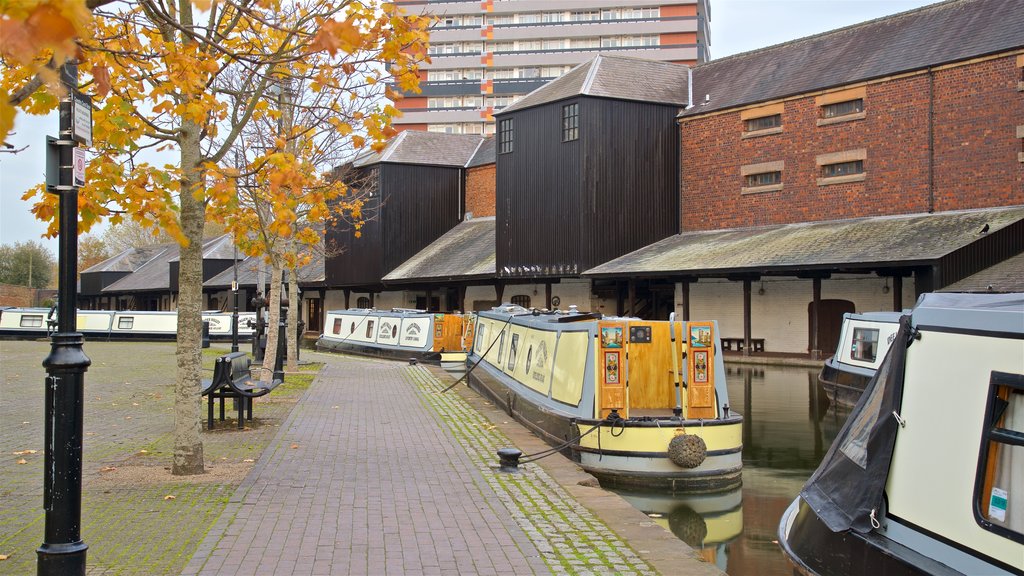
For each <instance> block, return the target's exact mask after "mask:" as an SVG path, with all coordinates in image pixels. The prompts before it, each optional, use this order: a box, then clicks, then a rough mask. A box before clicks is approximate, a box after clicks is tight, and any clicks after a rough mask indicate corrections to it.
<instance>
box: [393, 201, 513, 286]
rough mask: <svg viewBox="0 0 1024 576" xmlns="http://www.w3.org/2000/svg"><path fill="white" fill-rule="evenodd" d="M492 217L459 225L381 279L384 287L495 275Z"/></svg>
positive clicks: (493, 224) (493, 225)
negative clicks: (387, 285)
mask: <svg viewBox="0 0 1024 576" xmlns="http://www.w3.org/2000/svg"><path fill="white" fill-rule="evenodd" d="M494 230H495V222H494V217H493V216H488V217H485V218H473V219H472V220H465V221H463V222H460V223H459V224H458V225H457V226H455V228H452V229H451V230H449V231H448V232H447V233H445V234H444V235H443V236H441V237H440V238H438V239H437V240H435V241H434V242H433V243H431V244H430V245H429V246H427V247H426V248H424V249H423V250H420V251H419V252H418V253H417V254H416V255H415V256H413V257H412V258H410V259H408V260H406V261H405V262H403V263H402V264H401V265H400V266H399V267H397V268H395V269H394V270H392V271H391V273H390V274H388V275H387V276H385V277H384V282H385V283H386V284H402V283H412V282H426V281H439V280H445V281H448V280H472V279H479V278H489V277H492V276H494V274H495V270H496V267H495V261H496V260H495V239H494Z"/></svg>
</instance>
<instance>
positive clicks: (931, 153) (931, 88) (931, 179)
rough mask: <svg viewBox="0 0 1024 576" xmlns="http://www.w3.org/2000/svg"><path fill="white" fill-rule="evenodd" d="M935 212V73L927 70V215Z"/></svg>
mask: <svg viewBox="0 0 1024 576" xmlns="http://www.w3.org/2000/svg"><path fill="white" fill-rule="evenodd" d="M933 212H935V73H934V72H933V71H932V69H931V68H929V69H928V213H929V214H931V213H933Z"/></svg>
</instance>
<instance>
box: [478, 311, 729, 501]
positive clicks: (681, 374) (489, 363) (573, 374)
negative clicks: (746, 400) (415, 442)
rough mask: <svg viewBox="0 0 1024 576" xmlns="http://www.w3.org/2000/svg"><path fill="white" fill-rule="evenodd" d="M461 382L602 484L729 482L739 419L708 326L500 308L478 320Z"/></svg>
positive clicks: (693, 486)
mask: <svg viewBox="0 0 1024 576" xmlns="http://www.w3.org/2000/svg"><path fill="white" fill-rule="evenodd" d="M475 332H476V337H475V339H474V343H473V348H472V350H471V352H470V361H471V363H478V364H479V365H478V366H477V367H476V369H474V370H472V371H471V372H470V375H469V382H470V386H472V387H473V388H474V389H476V390H478V391H479V392H480V393H482V394H484V395H485V396H487V397H489V398H491V399H493V400H494V401H495V402H496V403H497V404H498V405H499V406H501V407H502V408H503V409H504V410H505V411H506V412H508V413H509V414H510V415H512V416H513V417H515V418H516V419H518V420H519V421H521V422H522V423H523V424H524V425H526V426H527V427H528V428H529V429H531V430H532V431H533V432H534V433H535V434H537V435H538V436H540V437H541V438H543V439H544V440H545V441H546V442H548V443H549V444H551V445H553V446H559V447H564V448H565V452H566V453H567V454H569V455H571V456H572V458H573V459H575V460H576V461H578V462H579V463H580V465H581V466H582V467H583V468H584V469H585V470H586V471H588V472H590V473H591V474H593V475H594V476H596V477H597V478H598V479H599V480H600V481H601V483H602V484H604V485H606V486H626V487H629V486H632V487H650V488H658V489H668V490H672V491H676V490H678V491H690V492H693V491H721V490H728V489H731V488H734V487H737V486H739V485H740V483H741V471H742V466H743V464H742V459H741V451H742V448H743V446H742V434H741V427H742V417H741V416H740V415H739V414H737V413H736V412H734V411H732V410H731V409H730V407H729V396H728V392H727V390H726V381H725V365H724V362H723V359H722V354H721V344H720V343H719V337H718V325H717V323H716V322H714V321H709V322H676V321H667V322H666V321H648V320H639V319H636V318H602V317H601V316H600V315H599V314H580V313H576V312H570V313H561V312H553V313H540V312H537V311H529V310H526V309H524V308H520V307H518V306H503V307H499V308H494V309H493V310H491V311H487V312H479V313H478V315H477V324H476V330H475Z"/></svg>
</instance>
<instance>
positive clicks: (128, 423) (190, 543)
mask: <svg viewBox="0 0 1024 576" xmlns="http://www.w3.org/2000/svg"><path fill="white" fill-rule="evenodd" d="M217 346H218V345H215V347H217ZM49 349H50V346H49V343H48V342H46V341H36V342H28V341H0V555H7V556H9V557H8V559H7V560H4V561H0V575H7V574H11V575H18V576H22V575H26V574H34V573H35V570H36V568H35V565H36V552H35V550H36V548H37V547H38V546H39V545H40V544H41V543H42V542H43V518H44V516H43V509H42V502H43V498H42V485H43V418H44V413H43V390H44V388H43V379H44V377H45V372H44V370H43V368H42V366H41V363H42V361H43V358H45V357H46V355H47V354H48V353H49ZM219 351H220V352H226V351H227V350H226V348H219ZM85 352H86V354H87V355H88V356H89V357H90V358H91V359H92V366H91V367H90V368H89V370H88V371H87V372H86V374H85V427H84V428H85V442H84V452H83V494H82V505H83V509H82V537H83V540H84V541H85V543H86V544H87V545H88V546H89V550H88V552H87V565H88V574H89V575H90V576H98V575H104V576H105V575H114V574H133V575H136V574H137V575H145V576H150V575H161V574H178V573H180V571H181V569H182V568H183V567H184V566H185V564H186V563H187V562H188V560H189V558H190V557H191V556H192V554H193V552H194V551H195V549H196V547H197V546H198V545H199V543H200V542H201V541H202V539H203V538H204V536H205V535H206V532H207V530H209V528H210V527H211V526H212V525H213V524H214V523H215V522H216V520H217V519H218V518H219V517H220V515H221V512H222V511H223V510H224V508H225V507H226V506H227V503H228V499H229V497H230V496H231V494H233V493H234V491H235V489H236V488H237V486H238V485H239V484H240V482H241V481H242V479H243V478H245V475H246V473H247V472H248V471H249V470H250V469H251V468H252V466H253V465H254V464H253V461H254V460H255V459H257V458H258V457H259V455H260V453H261V452H262V450H263V447H264V446H266V445H267V444H268V443H269V441H270V440H271V439H272V438H273V437H274V435H275V434H276V432H277V430H278V426H279V425H280V423H281V422H282V421H283V420H284V418H285V417H286V416H287V415H288V413H289V412H290V410H291V409H292V408H293V407H294V406H295V402H296V399H297V398H298V397H299V396H300V395H301V394H302V393H303V391H304V386H301V385H295V384H293V383H289V382H286V383H285V384H283V385H282V386H280V387H279V388H277V389H276V390H275V391H274V393H273V394H272V395H271V396H269V397H267V398H261V399H259V400H257V401H256V404H255V408H254V410H253V415H254V417H255V420H254V421H253V424H252V425H251V426H248V427H247V428H246V429H245V430H241V431H240V430H237V428H236V427H235V425H234V424H235V423H234V421H231V422H225V423H218V426H217V428H216V429H215V430H214V431H212V432H205V431H204V433H203V443H204V448H205V450H204V452H205V458H206V461H207V473H206V474H203V475H201V476H193V477H185V478H183V477H174V476H171V474H170V473H169V472H168V471H167V470H166V469H165V467H169V466H170V460H171V458H170V456H171V453H172V442H173V426H174V422H173V419H174V416H173V411H172V403H173V396H174V395H173V386H174V374H175V361H174V343H172V342H165V343H152V342H149V343H142V342H133V343H123V342H118V343H112V342H90V341H87V342H86V344H85ZM215 354H216V352H213V353H211V354H210V355H208V356H207V358H206V360H207V363H208V364H209V365H210V366H212V356H213V355H215ZM230 415H231V412H230V410H229V411H228V416H229V417H230ZM22 461H24V463H19V462H22ZM167 496H174V498H173V499H165V497H167Z"/></svg>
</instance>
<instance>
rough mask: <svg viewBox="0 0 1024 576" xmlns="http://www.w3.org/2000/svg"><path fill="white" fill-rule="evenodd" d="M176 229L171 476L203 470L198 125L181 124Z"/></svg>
mask: <svg viewBox="0 0 1024 576" xmlns="http://www.w3.org/2000/svg"><path fill="white" fill-rule="evenodd" d="M182 132H183V137H182V140H181V168H182V181H181V200H180V201H181V228H182V232H184V234H185V237H186V238H187V239H188V242H189V244H188V246H183V247H182V248H181V255H180V266H179V272H178V345H177V346H178V347H177V351H176V359H177V363H178V378H177V381H176V383H175V387H174V463H173V466H172V468H171V473H172V474H177V475H187V474H202V473H203V472H204V470H203V441H202V439H201V438H200V437H199V431H200V424H201V421H200V418H201V416H200V415H201V413H202V396H201V394H200V393H199V391H200V370H201V368H202V348H201V340H202V316H201V310H202V300H203V224H204V222H205V220H206V206H205V204H203V202H201V201H199V200H196V198H195V197H194V195H193V192H194V191H195V190H196V188H197V187H198V186H200V185H201V182H202V173H201V170H200V168H199V157H200V147H199V143H200V140H199V133H200V130H199V127H198V126H196V125H195V124H194V123H192V122H183V123H182Z"/></svg>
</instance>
